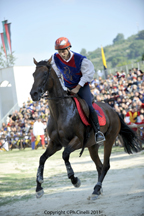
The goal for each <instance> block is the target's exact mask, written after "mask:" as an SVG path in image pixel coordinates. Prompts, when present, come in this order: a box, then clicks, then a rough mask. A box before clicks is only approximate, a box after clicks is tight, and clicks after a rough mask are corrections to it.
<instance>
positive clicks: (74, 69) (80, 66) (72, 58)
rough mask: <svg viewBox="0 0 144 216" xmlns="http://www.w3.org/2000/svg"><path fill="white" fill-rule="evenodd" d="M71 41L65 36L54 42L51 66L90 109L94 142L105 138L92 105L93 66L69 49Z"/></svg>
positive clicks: (66, 85) (83, 57)
mask: <svg viewBox="0 0 144 216" xmlns="http://www.w3.org/2000/svg"><path fill="white" fill-rule="evenodd" d="M70 48H71V43H70V41H69V40H68V39H67V38H65V37H60V38H58V39H57V40H56V42H55V50H57V51H58V53H55V54H54V55H53V56H52V61H51V64H52V67H53V69H54V70H55V72H56V73H57V75H58V77H59V79H60V78H61V74H62V75H63V80H64V85H65V87H67V88H68V90H70V91H71V92H72V93H74V94H78V95H79V96H80V97H81V98H82V99H84V100H85V101H86V102H87V104H88V106H89V110H90V120H91V122H92V125H93V129H94V132H95V139H96V142H97V143H99V142H102V141H104V140H105V137H104V134H103V133H102V132H101V131H100V126H99V122H98V117H97V113H96V111H95V109H94V108H93V106H92V98H91V92H90V87H89V82H90V81H91V80H92V79H93V75H94V72H95V71H94V66H93V64H92V62H91V61H90V60H88V59H87V58H86V57H85V56H82V55H80V54H78V53H75V52H73V51H71V50H70Z"/></svg>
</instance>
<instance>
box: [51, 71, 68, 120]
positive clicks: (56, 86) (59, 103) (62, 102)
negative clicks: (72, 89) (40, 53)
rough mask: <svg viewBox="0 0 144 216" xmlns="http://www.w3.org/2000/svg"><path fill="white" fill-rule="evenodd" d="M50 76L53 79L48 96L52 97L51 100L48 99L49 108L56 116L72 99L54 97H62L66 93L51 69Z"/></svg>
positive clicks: (56, 116) (60, 113) (55, 116)
mask: <svg viewBox="0 0 144 216" xmlns="http://www.w3.org/2000/svg"><path fill="white" fill-rule="evenodd" d="M51 78H52V80H53V88H52V90H51V91H50V92H49V98H52V100H49V108H50V113H51V115H52V116H53V117H54V118H58V117H59V116H60V115H62V113H64V112H66V109H67V107H68V106H70V105H71V102H72V99H71V98H69V99H54V98H57V97H61V98H62V97H63V96H64V95H66V93H65V91H64V89H63V87H62V85H61V83H60V80H59V78H58V76H57V74H56V73H55V71H54V70H53V69H52V71H51Z"/></svg>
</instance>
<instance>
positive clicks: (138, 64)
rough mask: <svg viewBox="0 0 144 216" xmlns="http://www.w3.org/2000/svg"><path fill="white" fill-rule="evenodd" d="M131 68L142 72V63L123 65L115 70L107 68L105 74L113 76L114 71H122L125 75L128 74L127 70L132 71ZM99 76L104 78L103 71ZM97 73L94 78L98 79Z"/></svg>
mask: <svg viewBox="0 0 144 216" xmlns="http://www.w3.org/2000/svg"><path fill="white" fill-rule="evenodd" d="M132 68H138V69H139V70H142V71H144V61H139V62H132V63H131V64H128V65H123V66H120V67H115V68H108V69H107V74H113V75H114V74H115V73H116V71H122V70H123V71H124V72H125V73H126V74H128V73H129V69H132ZM101 74H103V75H102V77H103V78H105V71H104V70H102V71H101ZM98 76H99V75H98V71H97V72H96V73H95V77H96V78H98Z"/></svg>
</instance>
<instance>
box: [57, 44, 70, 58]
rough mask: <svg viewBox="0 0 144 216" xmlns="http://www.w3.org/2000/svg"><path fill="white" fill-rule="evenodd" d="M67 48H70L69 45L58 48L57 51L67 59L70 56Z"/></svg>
mask: <svg viewBox="0 0 144 216" xmlns="http://www.w3.org/2000/svg"><path fill="white" fill-rule="evenodd" d="M69 50H70V47H68V48H66V49H63V50H58V53H59V55H60V56H61V57H62V58H63V59H65V60H68V59H69V57H70V53H69Z"/></svg>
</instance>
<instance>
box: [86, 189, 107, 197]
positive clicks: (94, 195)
mask: <svg viewBox="0 0 144 216" xmlns="http://www.w3.org/2000/svg"><path fill="white" fill-rule="evenodd" d="M102 193H103V189H102V188H101V189H100V191H99V194H92V195H91V196H89V197H88V198H87V199H88V200H96V199H98V198H99V196H100V195H101V194H102Z"/></svg>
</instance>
